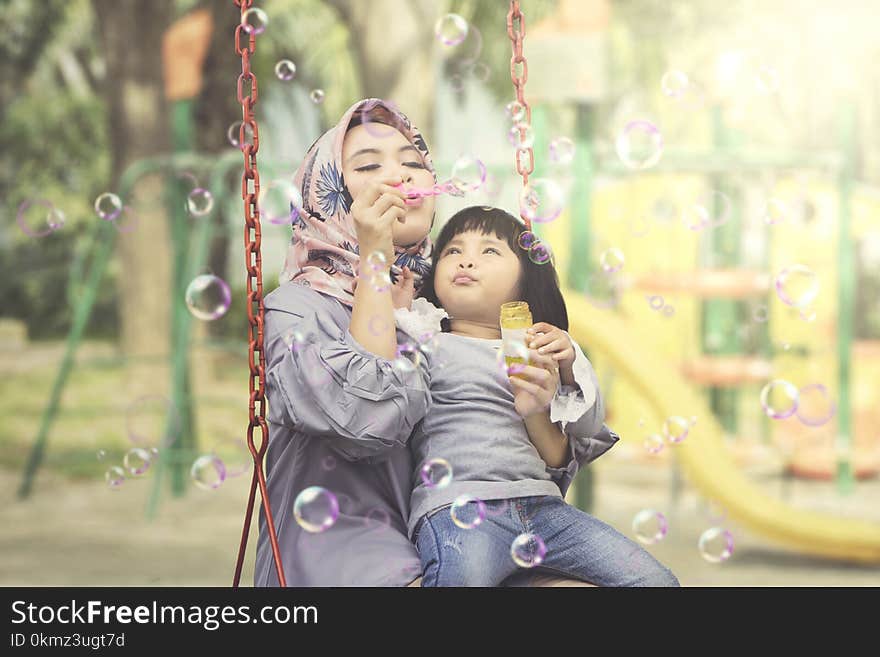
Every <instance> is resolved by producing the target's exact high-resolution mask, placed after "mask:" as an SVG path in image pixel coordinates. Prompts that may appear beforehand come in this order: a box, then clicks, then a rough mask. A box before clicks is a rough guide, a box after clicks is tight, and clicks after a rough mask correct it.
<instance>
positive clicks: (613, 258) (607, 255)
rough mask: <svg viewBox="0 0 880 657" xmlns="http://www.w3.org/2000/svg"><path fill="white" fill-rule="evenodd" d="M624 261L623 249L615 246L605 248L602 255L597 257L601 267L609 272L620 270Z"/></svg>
mask: <svg viewBox="0 0 880 657" xmlns="http://www.w3.org/2000/svg"><path fill="white" fill-rule="evenodd" d="M624 262H625V259H624V257H623V251H621V250H620V249H618V248H617V247H611V248H610V249H606V250H605V251H603V252H602V255H601V256H600V258H599V263H600V264H601V265H602V269H603V270H604V271H605V272H607V273H609V274H613V273H614V272H616V271H620V269H622V268H623V263H624Z"/></svg>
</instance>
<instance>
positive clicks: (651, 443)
mask: <svg viewBox="0 0 880 657" xmlns="http://www.w3.org/2000/svg"><path fill="white" fill-rule="evenodd" d="M665 444H666V443H664V441H663V436H661V435H660V434H659V433H652V434H648V435H647V436H645V442H644V445H645V449H646V450H647V451H648V453H649V454H659V453H660V452H662V451H663V447H664V446H665Z"/></svg>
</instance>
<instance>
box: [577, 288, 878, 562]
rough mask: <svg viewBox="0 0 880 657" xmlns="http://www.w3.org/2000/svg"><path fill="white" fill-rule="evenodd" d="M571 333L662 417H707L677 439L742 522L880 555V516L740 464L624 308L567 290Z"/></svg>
mask: <svg viewBox="0 0 880 657" xmlns="http://www.w3.org/2000/svg"><path fill="white" fill-rule="evenodd" d="M563 294H564V296H565V301H566V305H567V307H568V315H569V321H570V323H571V325H570V327H569V333H570V334H571V336H572V337H573V338H574V339H575V340H577V342H578V343H579V344H580V345H582V346H583V347H584V348H585V349H586V348H589V349H591V350H595V351H596V352H598V353H602V354H603V355H604V356H605V357H607V358H608V359H610V360H611V361H612V362H613V363H614V365H615V367H616V368H617V369H618V370H619V371H620V373H621V374H622V375H623V376H624V377H626V378H627V380H628V381H631V382H632V383H633V385H634V386H635V387H636V388H637V389H638V391H639V392H640V393H641V394H642V395H643V396H644V397H645V399H647V400H648V402H649V403H650V404H651V406H653V408H654V410H655V411H656V412H657V415H658V416H659V417H669V416H672V415H680V416H685V417H690V416H692V415H696V416H698V417H699V418H700V424H699V430H698V431H695V432H694V435H693V436H688V437H687V438H686V439H685V440H684V441H683V442H681V443H679V444H678V445H675V446H674V447H673V449H675V450H676V451H677V453H678V457H679V462H680V463H681V465H682V468H683V469H684V471H685V473H686V475H687V476H688V479H689V480H690V482H691V483H692V484H693V485H694V486H696V488H697V489H698V490H699V491H700V493H701V494H702V495H703V496H705V497H706V498H708V499H711V500H715V501H717V502H718V503H720V504H721V505H722V506H723V507H724V509H725V510H726V512H727V516H728V517H729V518H731V519H733V520H735V521H737V522H738V523H740V524H742V526H744V527H747V528H749V529H750V530H752V531H754V532H756V533H758V534H761V535H763V536H765V537H766V538H767V539H769V540H771V541H773V542H776V543H778V544H780V545H782V546H785V547H788V548H792V549H794V550H795V551H797V552H799V553H802V554H810V555H815V556H819V557H827V558H833V559H844V560H848V561H857V562H863V563H880V523H872V522H868V521H862V520H852V519H846V518H840V517H835V516H831V515H827V514H823V513H816V512H812V511H804V510H799V509H796V508H794V507H791V506H789V505H788V504H786V503H784V502H782V501H781V500H778V499H776V498H774V497H771V496H769V495H767V494H765V493H764V492H763V491H762V490H761V489H760V488H759V487H758V486H756V485H755V484H754V483H752V482H751V481H750V480H749V479H748V478H747V477H746V476H745V475H744V474H743V472H742V471H741V470H740V469H739V468H738V467H737V466H736V464H735V463H734V462H733V460H732V459H731V458H730V456H729V455H728V452H727V449H726V447H725V446H724V438H723V433H722V429H721V427H720V426H719V424H718V422H717V421H716V420H715V418H714V416H713V415H712V413H711V411H709V409H708V408H707V407H706V406H705V404H704V402H703V400H702V399H701V397H700V395H699V394H698V393H697V392H696V391H695V390H694V388H693V387H692V386H691V385H690V384H689V383H688V382H687V381H685V380H684V379H683V378H682V377H681V375H679V373H678V370H677V369H676V368H675V367H674V366H673V365H672V364H670V363H669V362H667V361H666V360H665V359H664V358H662V357H661V356H660V355H658V353H656V352H655V351H653V350H652V349H651V348H650V347H649V346H646V345H647V343H646V340H645V336H643V335H642V336H640V335H639V333H638V332H637V331H634V330H633V329H632V327H630V326H629V325H628V324H627V322H626V321H625V320H624V319H622V318H621V317H620V316H619V315H617V314H615V313H613V312H610V311H607V310H600V309H598V308H595V307H594V306H592V305H591V304H589V303H588V302H587V301H586V300H585V299H584V297H583V295H580V294H577V293H576V292H573V291H572V290H565V291H563Z"/></svg>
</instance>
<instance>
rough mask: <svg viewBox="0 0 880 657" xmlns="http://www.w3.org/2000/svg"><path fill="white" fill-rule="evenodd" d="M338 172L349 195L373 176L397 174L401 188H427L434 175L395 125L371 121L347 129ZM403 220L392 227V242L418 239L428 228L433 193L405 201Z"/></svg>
mask: <svg viewBox="0 0 880 657" xmlns="http://www.w3.org/2000/svg"><path fill="white" fill-rule="evenodd" d="M342 173H343V175H344V176H345V182H346V184H347V185H348V191H349V192H350V193H351V197H352V198H357V197H358V194H360V192H361V190H363V189H364V187H366V186H367V184H369V183H370V181H372V180H374V179H376V178H386V177H388V176H395V175H398V176H400V177H401V178H403V188H404V190H406V189H409V188H412V187H418V188H421V189H424V188H431V187H433V185H434V177H433V176H432V175H431V172H430V171H428V169H427V168H426V167H425V162H424V159H423V158H422V154H421V153H420V152H419V150H418V149H417V148H416V147H415V146H413V145H412V143H411V142H410V141H409V140H408V139H407V138H406V137H405V136H404V135H403V133H401V132H400V131H399V130H397V129H396V128H393V127H391V126H388V125H385V124H382V123H376V122H371V123H369V124H367V125H364V124H361V125H358V126H355V127H354V128H352V129H351V130H349V131H348V132H347V133H346V135H345V140H344V141H343V142H342ZM407 208H408V210H407V213H406V222H405V223H403V222H400V221H397V222H395V223H394V225H393V227H392V238H393V242H394V244H395V245H396V246H408V245H410V244H413V243H415V242H419V241H420V240H422V239H423V238H424V237H425V236H426V235H427V234H428V232H429V231H430V230H431V219H432V217H433V216H434V197H433V196H426V197H424V198H422V200H421V203H417V204H414V205H407Z"/></svg>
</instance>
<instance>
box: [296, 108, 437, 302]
mask: <svg viewBox="0 0 880 657" xmlns="http://www.w3.org/2000/svg"><path fill="white" fill-rule="evenodd" d="M367 114H368V117H369V120H374V121H382V122H383V123H388V124H390V125H393V126H394V127H395V128H397V129H398V130H399V131H400V132H401V133H402V134H403V135H404V136H405V137H406V138H407V139H409V140H410V142H411V143H412V144H413V145H414V146H415V147H416V148H417V149H418V150H419V153H421V154H422V157H423V159H424V162H425V166H426V167H427V169H428V170H429V171H430V172H431V174H432V175H433V176H434V182H436V181H437V174H436V172H435V171H434V166H433V164H432V162H431V156H430V154H429V153H428V147H427V145H426V144H425V141H424V139H422V135H421V133H419V131H418V130H417V129H416V128H415V127H414V126H413V125H412V124H411V123H410V121H409V119H408V118H407V117H406V116H404V115H403V114H402V113H401V112H400V111H399V110H397V109H396V108H395V107H394V106H393V105H392V104H390V103H386V102H385V101H383V100H380V99H377V98H367V99H364V100H360V101H358V102H357V103H355V104H354V105H352V106H351V107H350V108H348V110H347V111H346V112H345V114H343V115H342V118H341V119H340V120H339V123H337V124H336V126H335V127H333V128H331V129H330V130H328V131H327V132H325V133H324V134H323V135H321V136H320V137H319V138H318V139H317V140H316V141H315V143H314V144H312V146H311V148H309V152H308V153H307V154H306V157H305V159H304V160H303V163H302V164H301V165H300V167H299V169H298V170H297V172H296V175H295V176H294V179H293V182H294V184H295V185H296V186H297V188H298V189H299V190H300V191H301V193H302V198H303V207H302V209H301V210H298V209H297V208H295V207H293V206H291V223H292V225H293V236H292V238H291V240H290V246H289V247H288V249H287V257H286V258H285V260H284V269H283V270H282V272H281V275H280V277H279V283H280V284H282V285H283V284H285V283H287V282H291V283H296V284H299V285H305V286H307V287H312V288H314V289H316V290H318V291H319V292H323V293H324V294H327V295H330V296H333V297H336V298H337V299H339V300H340V301H341V302H342V303H344V304H346V305H347V306H351V305H352V304H353V303H354V281H355V279H356V277H357V271H358V265H359V262H360V253H359V250H358V243H357V234H356V232H355V227H354V218H353V217H352V216H351V204H352V201H353V199H352V197H351V194H350V193H349V191H348V187H347V186H346V184H345V179H344V178H343V175H342V143H343V140H344V139H345V134H346V132H347V131H348V126H349V124H350V123H351V121H352V119H353V118H356V117H360V118H362V119H363V120H364V121H366V120H367V118H365V117H364V115H367ZM431 251H432V244H431V239H430V237H428V236H425V238H424V239H422V240H421V241H419V242H416V243H415V244H410V245H408V246H406V247H402V246H395V247H394V253H395V256H396V257H395V260H394V264H395V265H397V267H400V268H402V267H404V266H408V267H409V268H410V269H411V270H412V271H413V272H415V273H417V274H419V275H420V276H421V277H422V280H425V279H426V278H427V276H428V274H429V272H430V269H431ZM391 279H392V281H395V282H396V280H397V275H396V273H395V272H394V271H393V270H392V272H391ZM417 280H418V279H417ZM416 293H418V288H416Z"/></svg>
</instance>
